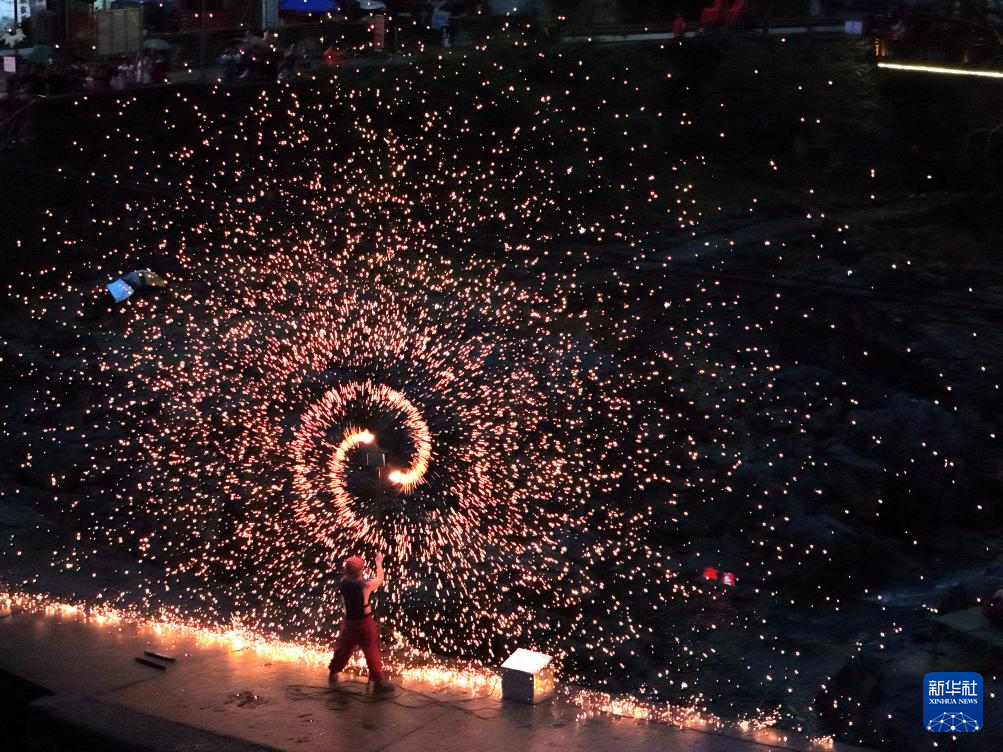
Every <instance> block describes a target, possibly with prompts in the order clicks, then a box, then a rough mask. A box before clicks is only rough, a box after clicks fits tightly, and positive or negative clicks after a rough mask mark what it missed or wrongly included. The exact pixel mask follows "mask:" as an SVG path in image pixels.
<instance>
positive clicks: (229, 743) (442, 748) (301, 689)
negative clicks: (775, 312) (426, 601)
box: [0, 609, 859, 752]
mask: <svg viewBox="0 0 1003 752" xmlns="http://www.w3.org/2000/svg"><path fill="white" fill-rule="evenodd" d="M144 651H153V652H156V653H160V654H162V655H164V656H168V657H171V658H174V659H175V660H174V662H169V661H162V660H158V659H156V658H152V659H150V660H151V661H152V662H153V663H155V664H160V665H162V666H163V668H154V667H151V666H148V665H144V664H142V663H139V662H137V661H136V660H135V659H136V658H137V657H144ZM146 658H149V656H146ZM0 670H2V671H4V672H7V673H9V674H12V675H14V676H16V677H19V678H20V679H22V680H26V681H27V682H31V683H33V684H35V685H38V686H39V687H41V688H44V689H45V690H47V691H48V693H49V694H47V695H45V696H43V697H40V698H38V699H36V700H35V701H34V702H33V703H32V704H31V708H32V712H35V713H37V712H43V713H45V714H46V715H47V717H49V718H51V719H52V722H53V723H54V724H55V723H58V724H60V725H61V726H62V727H69V728H79V729H80V730H81V733H82V734H83V733H87V734H91V735H95V734H96V735H99V736H100V737H101V738H104V739H107V740H108V744H109V748H112V747H114V748H116V749H124V748H136V749H144V750H156V751H157V752H160V751H161V750H164V751H165V752H166V751H168V750H169V751H170V752H181V751H182V750H185V751H187V750H213V751H214V752H229V751H230V750H301V751H302V752H342V751H344V752H383V751H386V752H403V751H404V750H408V751H409V752H425V751H428V752H452V751H453V750H455V751H456V752H468V751H469V750H478V751H479V752H490V751H491V750H506V751H508V750H562V751H571V750H583V751H584V750H589V751H590V752H604V751H605V750H609V751H610V752H613V751H614V750H615V751H616V752H633V751H636V752H641V751H642V750H645V751H646V750H660V751H662V752H766V750H801V751H804V750H816V749H830V750H832V749H836V750H842V751H848V750H851V749H859V748H853V747H844V746H839V745H837V746H831V745H828V746H827V745H824V744H823V745H822V746H818V745H815V744H812V743H810V742H808V741H807V740H804V739H801V738H797V737H795V736H793V735H788V734H786V732H779V731H776V730H773V729H763V730H759V731H751V732H749V733H747V734H744V735H742V734H737V735H725V734H721V733H719V732H717V731H715V732H707V731H699V730H691V729H679V728H675V727H672V726H669V725H665V724H660V723H652V722H646V721H637V720H632V719H627V718H619V717H614V716H611V715H607V714H591V713H587V712H585V711H583V710H582V708H581V707H579V705H578V704H576V703H574V702H572V701H570V700H569V699H568V697H567V696H564V697H562V698H559V699H556V700H553V701H550V702H547V703H544V704H541V705H538V706H535V707H531V706H526V705H518V704H513V703H508V702H502V701H501V700H500V698H499V697H498V696H497V695H496V694H495V693H491V694H490V696H485V694H487V693H485V692H483V691H478V690H476V689H475V690H472V691H471V690H463V689H459V688H455V687H449V686H441V685H440V686H439V687H434V686H429V685H427V684H424V683H421V682H404V684H403V688H402V689H401V690H399V691H398V692H396V693H395V694H394V695H393V696H392V697H390V698H388V699H385V700H377V699H375V698H373V697H372V696H370V695H366V694H365V689H366V687H365V684H364V683H361V682H357V681H352V680H351V679H350V678H349V680H348V681H345V682H343V683H342V685H341V686H340V688H339V689H337V690H330V689H329V688H328V687H327V685H326V680H327V675H326V670H325V668H324V667H323V666H316V665H309V664H307V663H304V662H302V661H296V660H285V659H271V658H269V657H267V656H262V655H261V654H260V653H259V652H255V651H253V650H249V649H234V647H233V646H232V645H225V644H219V645H212V644H206V643H205V641H204V640H196V639H194V638H192V637H191V636H180V637H179V636H177V635H173V634H156V633H151V630H150V629H149V627H144V626H140V625H136V624H133V623H128V622H121V621H120V622H111V623H108V622H106V623H100V622H99V621H96V620H93V619H92V620H81V619H79V618H75V617H74V616H73V615H66V614H60V613H58V612H56V613H48V614H46V613H37V612H31V611H19V610H18V609H13V610H12V611H8V612H7V613H5V614H4V613H0Z"/></svg>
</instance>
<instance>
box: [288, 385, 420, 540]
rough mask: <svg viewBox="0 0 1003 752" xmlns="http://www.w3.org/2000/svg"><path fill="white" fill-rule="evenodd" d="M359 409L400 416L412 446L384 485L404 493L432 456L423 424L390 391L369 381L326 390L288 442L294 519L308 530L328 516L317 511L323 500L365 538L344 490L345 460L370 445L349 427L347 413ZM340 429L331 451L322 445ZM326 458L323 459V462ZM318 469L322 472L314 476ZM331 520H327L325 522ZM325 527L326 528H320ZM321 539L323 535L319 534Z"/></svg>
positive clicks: (365, 434) (368, 436)
mask: <svg viewBox="0 0 1003 752" xmlns="http://www.w3.org/2000/svg"><path fill="white" fill-rule="evenodd" d="M360 405H363V406H369V407H372V408H375V409H377V410H378V411H380V412H385V413H388V414H391V415H400V416H401V417H402V419H403V423H404V429H405V430H406V431H407V434H408V437H409V438H410V440H411V442H412V444H413V446H414V457H413V459H412V461H411V463H410V464H409V465H408V466H407V467H403V468H396V469H393V470H392V471H391V472H390V473H389V474H388V475H387V480H389V481H390V482H391V483H394V484H396V485H397V486H398V487H399V488H400V489H401V490H402V491H404V492H407V491H410V490H411V489H412V488H414V487H415V486H417V485H418V484H419V483H421V482H422V479H423V478H424V476H425V473H426V471H427V470H428V463H429V460H430V459H431V457H432V437H431V433H430V432H429V430H428V424H427V423H426V422H425V419H424V418H423V417H422V415H421V412H420V411H419V410H418V408H417V407H415V405H414V404H413V403H412V402H411V401H410V400H408V398H407V397H405V396H404V395H403V394H401V393H400V392H398V391H397V390H396V389H392V388H391V387H389V386H386V385H385V384H375V383H373V382H371V381H361V382H359V381H352V382H348V383H346V384H342V385H340V386H338V387H335V388H334V389H329V390H328V391H327V392H325V393H324V395H323V397H321V399H320V400H319V401H318V402H316V403H315V404H313V405H311V407H310V408H309V409H308V410H307V411H306V412H305V413H304V414H303V416H302V420H301V427H300V430H299V431H298V432H297V434H296V438H295V440H294V441H293V447H292V449H293V459H294V463H293V468H294V485H295V487H296V489H297V491H298V492H299V493H298V500H297V501H296V503H295V504H294V508H295V510H296V513H297V515H299V517H300V518H301V519H303V520H305V521H307V522H308V523H310V524H311V526H313V525H314V524H316V523H318V522H321V523H323V522H324V519H325V518H329V517H331V516H332V515H329V514H325V513H324V512H323V511H322V510H320V509H318V504H321V505H323V504H324V503H325V501H327V500H329V501H330V502H331V504H332V505H333V509H332V510H331V511H332V512H333V517H334V518H337V520H338V521H339V523H340V524H341V525H343V526H345V527H349V528H357V529H358V530H359V532H361V533H362V534H363V535H365V534H366V533H367V532H368V529H369V527H370V526H369V524H368V522H367V521H365V520H359V519H358V518H357V516H356V514H355V512H354V510H353V505H352V496H351V494H350V492H349V490H348V470H349V465H348V460H349V456H350V455H351V453H352V451H353V450H354V449H356V448H357V447H359V446H362V445H365V444H370V443H372V442H373V440H374V439H375V438H376V436H375V435H374V434H373V433H372V432H371V431H370V430H369V429H368V428H359V427H357V426H353V425H351V423H350V418H349V415H350V411H351V409H352V408H354V407H358V406H360ZM341 426H344V428H343V433H342V438H341V441H340V443H338V444H337V446H334V445H333V444H332V443H331V442H330V441H328V439H327V436H328V433H329V432H330V431H331V430H332V429H337V428H339V427H341ZM325 455H326V460H325V459H323V458H324V457H325ZM319 464H320V465H321V466H323V467H324V468H325V471H324V472H318V471H319V470H320V467H319V466H318V465H319ZM331 521H333V520H331ZM322 527H324V528H326V527H327V525H326V524H322ZM322 537H326V533H322Z"/></svg>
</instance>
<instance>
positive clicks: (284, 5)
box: [279, 0, 338, 13]
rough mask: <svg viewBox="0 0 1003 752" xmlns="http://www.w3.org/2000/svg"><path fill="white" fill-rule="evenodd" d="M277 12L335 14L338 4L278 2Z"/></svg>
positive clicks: (305, 0)
mask: <svg viewBox="0 0 1003 752" xmlns="http://www.w3.org/2000/svg"><path fill="white" fill-rule="evenodd" d="M279 10H284V11H291V12H293V13H335V12H336V11H337V10H338V3H337V2H336V1H335V0H279Z"/></svg>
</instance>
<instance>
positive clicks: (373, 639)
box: [327, 580, 383, 684]
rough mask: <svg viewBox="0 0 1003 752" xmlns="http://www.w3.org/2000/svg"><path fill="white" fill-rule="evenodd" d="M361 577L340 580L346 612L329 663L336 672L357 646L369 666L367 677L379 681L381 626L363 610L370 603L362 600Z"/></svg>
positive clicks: (380, 671) (381, 666)
mask: <svg viewBox="0 0 1003 752" xmlns="http://www.w3.org/2000/svg"><path fill="white" fill-rule="evenodd" d="M364 586H365V582H364V581H362V580H343V581H342V583H341V595H342V597H343V598H344V599H345V611H346V613H347V616H346V617H345V620H344V621H342V622H341V632H339V633H338V641H337V642H336V643H335V645H334V657H332V658H331V662H330V663H329V664H328V666H327V667H328V669H329V670H330V671H331V673H335V674H336V673H338V672H339V671H342V670H343V669H344V668H345V666H347V665H348V660H349V659H350V658H351V657H352V653H354V652H355V651H356V649H358V648H361V649H362V654H363V655H365V656H366V666H368V667H369V678H370V679H371V680H372V681H373V682H375V683H376V684H379V683H381V682H382V681H383V661H382V660H381V658H380V630H379V627H378V626H377V624H376V619H374V618H373V617H372V615H371V614H366V613H365V609H367V608H368V607H369V604H367V603H364V596H363V592H362V591H363V587H364Z"/></svg>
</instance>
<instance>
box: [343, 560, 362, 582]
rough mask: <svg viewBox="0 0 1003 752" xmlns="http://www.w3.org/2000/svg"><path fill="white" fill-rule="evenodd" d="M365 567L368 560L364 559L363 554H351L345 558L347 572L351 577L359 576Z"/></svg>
mask: <svg viewBox="0 0 1003 752" xmlns="http://www.w3.org/2000/svg"><path fill="white" fill-rule="evenodd" d="M365 568H366V562H364V561H363V560H362V557H361V556H349V557H348V558H347V559H345V574H347V575H349V576H350V577H358V576H359V575H360V574H362V570H364V569H365Z"/></svg>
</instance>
